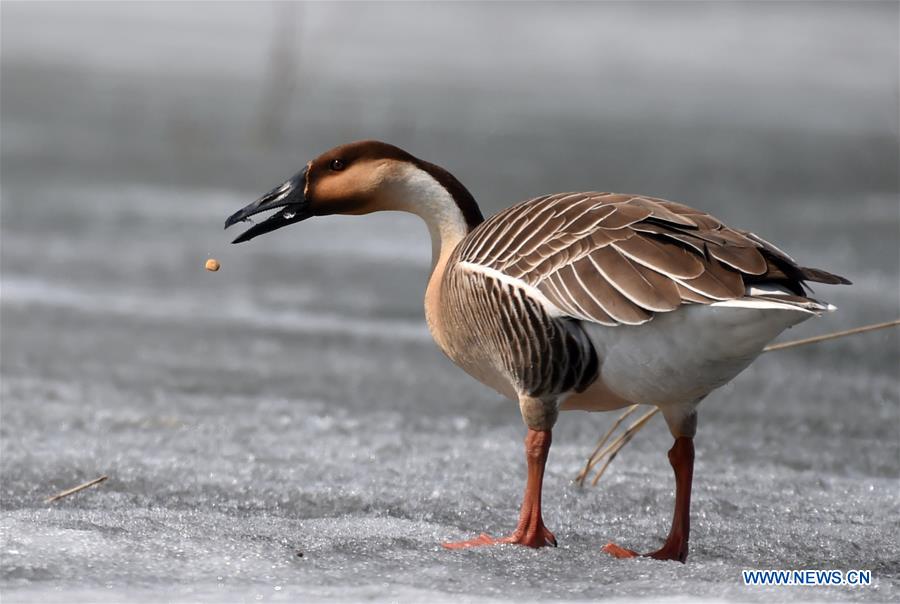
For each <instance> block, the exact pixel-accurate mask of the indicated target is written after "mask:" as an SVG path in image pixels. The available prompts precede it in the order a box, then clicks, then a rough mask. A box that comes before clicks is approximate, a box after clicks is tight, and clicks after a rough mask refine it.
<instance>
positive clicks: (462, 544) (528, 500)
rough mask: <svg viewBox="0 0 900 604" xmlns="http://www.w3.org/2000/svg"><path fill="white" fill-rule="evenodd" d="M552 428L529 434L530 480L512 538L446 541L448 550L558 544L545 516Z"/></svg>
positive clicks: (528, 458) (526, 455)
mask: <svg viewBox="0 0 900 604" xmlns="http://www.w3.org/2000/svg"><path fill="white" fill-rule="evenodd" d="M550 440H551V439H550V430H532V429H530V428H529V430H528V436H526V437H525V457H526V459H527V460H528V482H527V483H526V485H525V497H524V499H523V500H522V511H521V512H520V513H519V524H518V526H516V530H515V531H513V533H512V534H511V535H509V536H508V537H501V538H499V539H497V538H494V537H491V536H490V535H486V534H484V533H482V534H481V535H479V536H478V537H475V538H474V539H469V540H468V541H458V542H455V543H444V544H443V545H444V547H446V548H448V549H463V548H467V547H477V546H480V545H497V544H499V543H517V544H519V545H527V546H528V547H544V546H545V545H552V546H553V547H556V537H554V536H553V533H551V532H550V531H549V530H547V527H545V526H544V520H543V518H541V488H542V485H543V482H544V466H545V465H546V463H547V455H548V454H549V453H550Z"/></svg>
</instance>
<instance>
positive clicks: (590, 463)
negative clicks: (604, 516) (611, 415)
mask: <svg viewBox="0 0 900 604" xmlns="http://www.w3.org/2000/svg"><path fill="white" fill-rule="evenodd" d="M638 407H639V405H632V406H630V407H628V409H626V410H625V412H624V413H623V414H622V415H620V416H619V419H617V420H616V421H615V423H614V424H613V425H612V426H610V428H609V430H607V431H606V434H604V435H603V438H601V439H600V441H599V442H598V443H597V446H596V447H594V451H593V453H591V454H590V455H589V456H588V458H587V462H585V464H584V468H582V470H581V473H580V474H579V475H578V478H576V479H575V482H577V483H578V486H580V487H581V486H584V481H585V479H586V478H587V475H588V474H590V473H591V470H593V469H594V466H595V465H596V464H597V462H598V461H600V455H598V454H599V453H600V450H601V449H602V448H603V445H605V444H606V441H608V440H609V437H610V436H612V433H613V432H615V431H616V428H618V427H619V425H621V423H622V422H623V421H625V419H626V418H627V417H628V416H629V415H631V414H632V413H634V412H635V411H637V410H638Z"/></svg>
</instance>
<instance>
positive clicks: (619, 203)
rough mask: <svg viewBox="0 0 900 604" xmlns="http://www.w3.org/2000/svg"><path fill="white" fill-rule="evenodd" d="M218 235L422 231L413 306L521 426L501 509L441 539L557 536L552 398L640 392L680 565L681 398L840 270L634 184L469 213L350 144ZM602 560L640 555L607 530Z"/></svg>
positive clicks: (428, 179) (688, 402)
mask: <svg viewBox="0 0 900 604" xmlns="http://www.w3.org/2000/svg"><path fill="white" fill-rule="evenodd" d="M271 210H276V212H274V213H272V214H271V215H270V216H269V217H268V218H266V219H265V220H263V221H262V222H258V223H254V224H253V226H251V227H250V228H249V229H248V230H246V231H244V232H243V233H242V234H240V235H239V236H238V237H237V238H236V239H235V240H234V241H233V243H241V242H245V241H249V240H251V239H253V238H254V237H257V236H259V235H262V234H264V233H268V232H271V231H274V230H276V229H279V228H282V227H284V226H287V225H290V224H294V223H297V222H300V221H303V220H306V219H309V218H312V217H313V216H325V215H330V214H350V215H361V214H368V213H371V212H377V211H384V210H395V211H402V212H409V213H412V214H415V215H417V216H419V217H420V218H422V220H424V222H425V224H426V225H427V227H428V230H429V233H430V235H431V242H432V258H431V276H430V278H429V279H428V284H427V287H426V290H425V318H426V322H427V325H428V329H429V331H430V333H431V335H432V337H433V338H434V341H435V342H436V343H437V345H438V347H439V348H440V349H441V350H442V351H443V352H444V353H445V354H446V355H447V356H448V357H449V358H450V359H451V360H452V361H453V362H454V363H455V364H456V365H458V366H459V367H461V368H462V369H463V370H465V371H466V372H467V373H469V374H470V375H471V376H473V377H474V378H475V379H477V380H479V381H480V382H482V383H483V384H485V385H487V386H489V387H491V388H493V389H494V390H496V391H497V392H499V393H500V394H502V395H504V396H505V397H506V398H509V399H511V400H513V401H516V402H518V404H519V410H520V412H521V415H522V419H523V420H524V423H525V426H526V428H527V435H526V437H525V458H526V466H527V473H526V485H525V493H524V497H523V501H522V505H521V511H520V514H519V519H518V524H517V526H516V528H515V530H514V531H513V532H512V533H511V534H510V535H508V536H506V537H499V538H497V537H492V536H489V535H487V534H481V535H479V536H477V537H474V538H472V539H468V540H465V541H459V542H451V543H445V544H444V546H445V547H448V548H451V549H461V548H470V547H476V546H488V545H495V544H504V543H510V544H520V545H525V546H530V547H543V546H547V545H552V546H555V545H556V543H557V542H556V537H555V536H554V535H553V533H552V532H550V530H549V529H548V528H547V527H546V526H545V524H544V520H543V517H542V514H541V496H542V484H543V476H544V468H545V464H546V462H547V457H548V454H549V451H550V445H551V436H552V429H553V426H554V424H555V422H556V420H557V417H558V415H559V412H560V411H565V410H587V411H609V410H614V409H619V408H622V407H625V406H629V405H632V404H635V403H641V404H650V405H656V406H657V407H658V408H659V409H660V410H661V412H662V414H663V416H664V418H665V421H666V423H667V425H668V428H669V431H670V432H671V434H672V437H673V438H674V444H673V445H672V448H671V449H670V450H669V453H668V457H669V461H670V464H671V466H672V469H673V471H674V474H675V510H674V515H673V519H672V524H671V528H670V530H669V533H668V536H667V538H666V540H665V542H664V543H663V545H662V547H660V548H659V549H657V550H656V551H653V552H651V553H649V554H644V555H646V556H650V557H652V558H656V559H660V560H678V561H681V562H684V561H685V559H686V558H687V554H688V540H689V536H690V498H691V485H692V479H693V465H694V443H693V439H694V435H695V433H696V429H697V406H698V404H699V403H700V401H702V400H703V399H704V398H705V397H706V396H707V395H708V394H709V393H710V392H712V391H713V390H715V389H716V388H718V387H719V386H722V385H723V384H725V383H727V382H729V381H730V380H732V379H733V378H734V377H735V376H736V375H738V374H739V373H740V372H741V371H742V370H744V369H745V368H746V367H747V366H748V365H749V364H750V363H751V362H752V361H753V360H754V359H755V358H756V357H757V356H758V355H759V354H760V353H761V351H762V349H763V347H764V346H765V345H766V344H767V343H769V342H770V341H771V340H773V339H774V338H775V337H776V336H778V334H780V333H781V332H782V331H783V330H785V329H787V328H789V327H791V326H793V325H796V324H798V323H800V322H801V321H805V320H806V319H808V318H810V317H812V316H816V315H820V314H822V313H824V312H827V311H831V310H834V307H833V306H831V305H829V304H825V303H822V302H819V301H817V300H815V299H813V298H811V297H809V296H808V295H807V288H806V286H805V282H817V283H827V284H848V283H850V282H849V281H848V280H847V279H845V278H843V277H840V276H838V275H834V274H831V273H828V272H826V271H824V270H820V269H815V268H806V267H803V266H801V265H799V264H798V263H797V262H796V261H795V260H794V259H792V258H791V257H790V256H788V255H787V254H786V253H785V252H783V251H781V250H780V249H779V248H777V247H775V246H774V245H773V244H771V243H769V242H768V241H765V240H764V239H762V238H760V237H758V236H757V235H755V234H753V233H750V232H747V231H742V230H738V229H733V228H730V227H728V226H726V225H725V224H723V223H722V222H721V221H719V220H717V219H716V218H714V217H713V216H711V215H709V214H706V213H704V212H701V211H698V210H695V209H692V208H690V207H688V206H686V205H682V204H680V203H675V202H672V201H666V200H664V199H659V198H655V197H648V196H643V195H623V194H613V193H600V192H574V193H556V194H552V195H543V196H541V197H536V198H534V199H531V200H528V201H524V202H521V203H518V204H516V205H513V206H512V207H509V208H507V209H505V210H503V211H501V212H499V213H498V214H496V215H494V216H493V217H491V218H489V219H487V220H485V219H484V217H483V216H482V213H481V210H480V209H479V207H478V204H477V203H476V202H475V199H474V198H473V197H472V194H471V193H469V191H468V190H467V189H466V188H465V187H464V186H463V185H462V184H461V183H460V182H459V181H458V180H457V179H456V178H455V177H454V176H453V175H452V174H450V173H449V172H448V171H446V170H444V169H443V168H441V167H439V166H437V165H435V164H432V163H429V162H426V161H423V160H421V159H419V158H417V157H415V156H413V155H411V154H410V153H408V152H406V151H404V150H402V149H400V148H398V147H395V146H393V145H390V144H387V143H383V142H379V141H371V140H370V141H358V142H353V143H349V144H346V145H341V146H338V147H335V148H334V149H331V150H330V151H327V152H326V153H324V154H322V155H320V156H319V157H317V158H316V159H314V160H312V161H310V162H309V163H308V164H306V166H305V167H303V169H302V170H300V171H299V172H298V173H297V174H296V175H294V176H293V177H292V178H290V179H288V180H287V181H285V182H284V183H283V184H281V185H279V186H278V187H276V188H274V189H272V190H271V191H270V192H268V193H266V194H265V195H263V196H262V197H261V198H259V199H258V200H257V201H255V202H253V203H251V204H249V205H247V206H246V207H244V208H242V209H241V210H239V211H237V212H235V213H234V214H233V215H231V216H230V217H229V218H228V219H227V220H226V222H225V228H226V229H227V228H228V227H230V226H232V225H234V224H235V223H238V222H241V221H245V220H247V219H248V218H250V217H251V216H254V215H256V214H259V213H261V212H266V211H271ZM603 550H604V551H606V552H607V553H609V554H611V555H613V556H615V557H618V558H630V557H635V556H637V555H639V554H637V552H635V551H634V550H632V549H627V548H625V547H622V546H619V545H616V544H615V543H612V542H611V543H609V544H607V545H605V546H604V547H603Z"/></svg>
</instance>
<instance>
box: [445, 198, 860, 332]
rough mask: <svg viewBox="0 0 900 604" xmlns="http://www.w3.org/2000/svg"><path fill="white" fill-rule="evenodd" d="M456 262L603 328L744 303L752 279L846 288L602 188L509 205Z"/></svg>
mask: <svg viewBox="0 0 900 604" xmlns="http://www.w3.org/2000/svg"><path fill="white" fill-rule="evenodd" d="M455 261H457V262H460V261H463V262H470V263H472V264H477V265H481V266H484V267H487V268H490V269H493V270H497V271H500V272H503V273H505V274H507V275H509V276H510V277H513V278H516V279H521V280H522V281H523V282H524V283H525V284H527V285H530V286H532V287H537V288H538V290H540V291H541V293H542V294H543V295H544V296H545V297H546V298H547V300H548V301H549V302H550V303H551V304H554V305H555V306H556V307H557V308H558V309H559V310H560V311H562V312H563V313H565V314H567V315H569V316H571V317H573V318H577V319H582V320H587V321H594V322H597V323H601V324H604V325H615V324H632V325H634V324H640V323H643V322H645V321H648V320H650V319H651V318H652V317H653V314H654V313H656V312H667V311H671V310H674V309H675V308H678V307H679V306H680V305H682V304H711V303H713V302H716V301H719V300H730V299H734V298H740V297H743V296H745V295H746V291H747V286H748V285H750V284H753V283H763V282H765V283H777V284H781V285H783V286H784V287H786V288H787V289H789V290H790V291H792V292H793V293H794V294H796V295H797V296H798V298H802V299H804V300H806V299H807V298H805V297H803V294H804V291H803V282H804V281H818V282H822V283H849V282H848V281H847V280H846V279H844V278H843V277H839V276H837V275H832V274H831V273H828V272H825V271H822V270H819V269H810V268H805V267H802V266H800V265H798V264H797V263H796V262H795V261H794V260H793V259H792V258H790V257H789V256H788V255H787V254H785V253H784V252H782V251H781V250H780V249H778V248H777V247H775V246H774V245H772V244H770V243H769V242H767V241H765V240H764V239H762V238H760V237H757V236H756V235H754V234H753V233H748V232H746V231H740V230H737V229H732V228H730V227H728V226H727V225H725V224H723V223H722V222H721V221H719V220H718V219H716V218H715V217H713V216H711V215H709V214H705V213H703V212H700V211H699V210H695V209H693V208H691V207H689V206H686V205H683V204H679V203H675V202H672V201H667V200H664V199H658V198H653V197H642V196H633V195H619V194H610V193H597V192H585V193H559V194H555V195H547V196H544V197H538V198H535V199H532V200H529V201H526V202H523V203H521V204H518V205H516V206H513V207H511V208H508V209H507V210H504V211H502V212H500V213H498V214H497V215H496V216H494V217H492V218H490V219H488V220H487V221H485V222H484V223H482V224H481V225H480V226H478V227H477V228H476V229H475V230H473V231H472V232H471V233H470V234H469V236H468V237H467V238H466V239H465V240H464V241H463V242H462V243H461V244H460V245H459V247H457V249H456V252H455ZM798 303H799V302H798Z"/></svg>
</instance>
